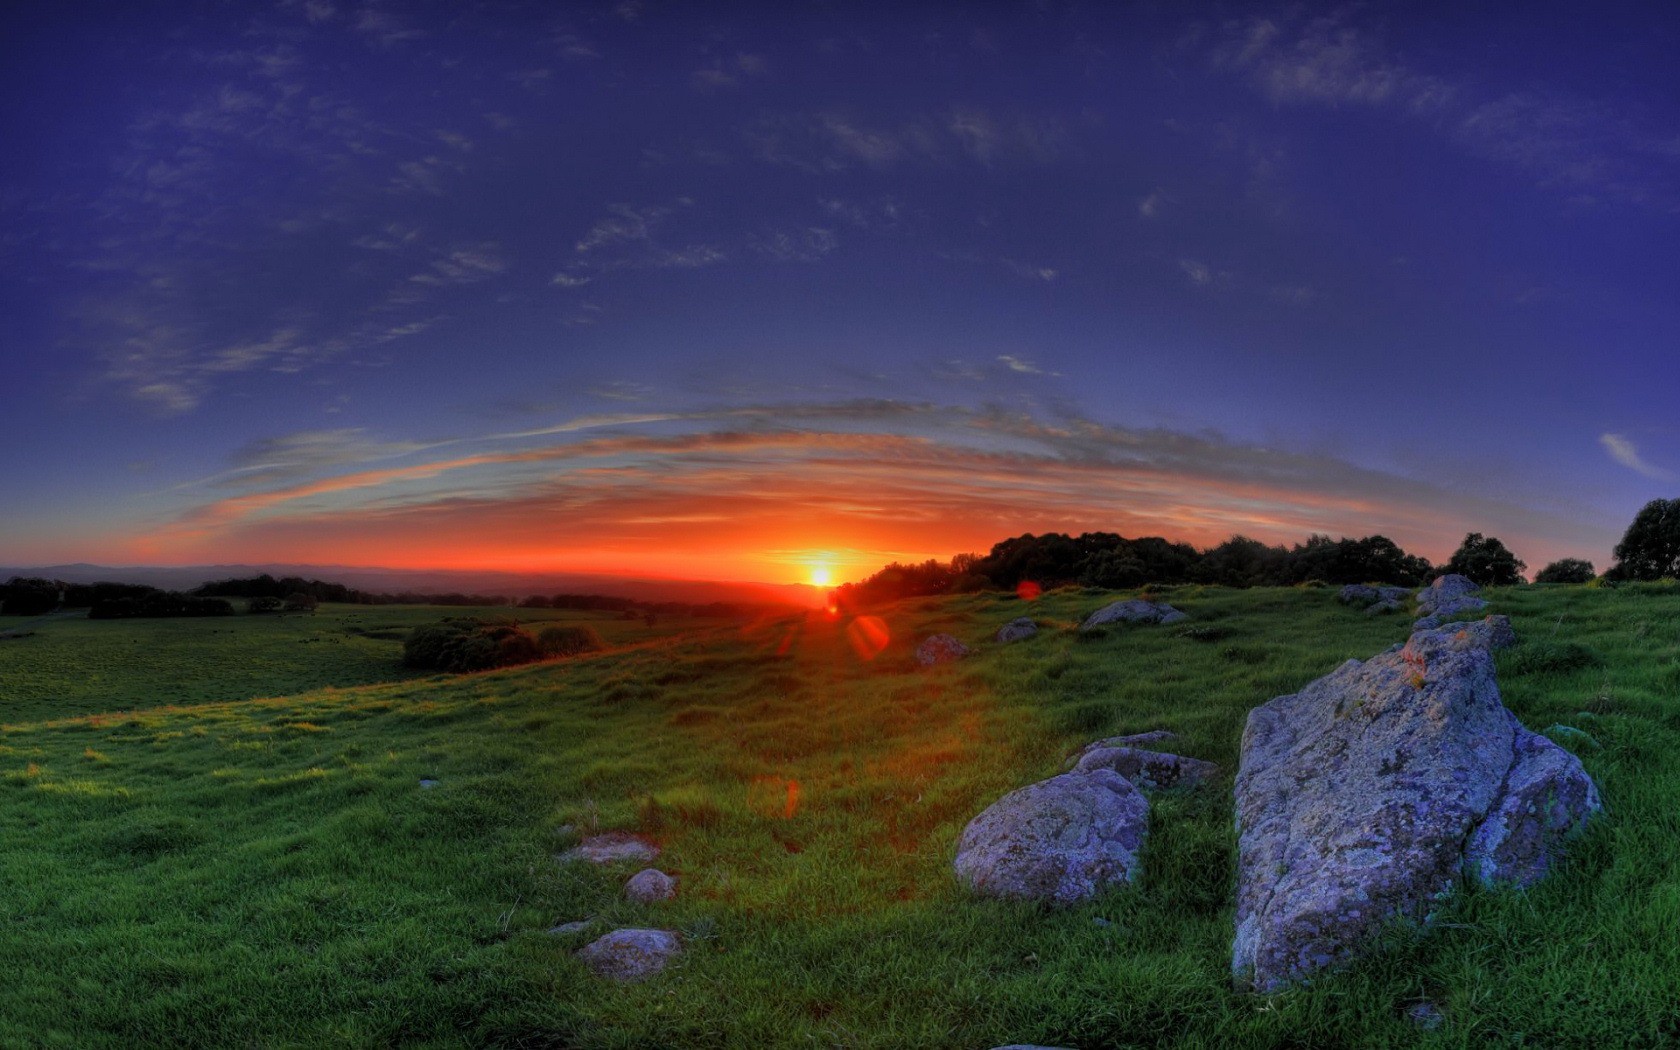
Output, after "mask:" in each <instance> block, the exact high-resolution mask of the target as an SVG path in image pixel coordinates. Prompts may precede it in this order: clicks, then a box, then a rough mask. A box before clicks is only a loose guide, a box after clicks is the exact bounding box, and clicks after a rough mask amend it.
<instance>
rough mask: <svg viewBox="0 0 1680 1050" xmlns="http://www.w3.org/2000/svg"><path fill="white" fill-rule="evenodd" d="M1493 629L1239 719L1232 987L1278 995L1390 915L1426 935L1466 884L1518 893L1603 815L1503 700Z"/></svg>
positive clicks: (1466, 633)
mask: <svg viewBox="0 0 1680 1050" xmlns="http://www.w3.org/2000/svg"><path fill="white" fill-rule="evenodd" d="M1503 620H1504V618H1503V617H1489V618H1488V619H1487V620H1485V621H1483V623H1481V624H1473V625H1466V626H1465V627H1463V628H1461V629H1458V630H1441V631H1421V632H1418V633H1417V634H1414V635H1413V636H1412V637H1411V639H1410V640H1409V641H1408V642H1407V643H1406V644H1405V645H1404V646H1401V647H1396V648H1394V649H1391V650H1389V651H1388V652H1385V653H1382V654H1381V655H1378V656H1375V657H1373V658H1371V659H1370V660H1368V661H1366V662H1364V663H1360V662H1359V661H1357V660H1350V661H1348V662H1347V663H1346V664H1343V665H1342V666H1341V667H1340V668H1338V669H1337V670H1335V671H1333V672H1332V673H1330V674H1328V675H1326V676H1325V677H1323V678H1320V679H1319V680H1317V681H1315V682H1313V683H1311V684H1309V685H1308V686H1307V687H1306V688H1304V689H1302V690H1301V691H1300V692H1299V693H1295V694H1293V695H1290V696H1281V697H1278V698H1277V699H1275V700H1272V701H1271V702H1269V703H1267V704H1264V705H1262V706H1260V707H1258V708H1255V709H1254V710H1253V711H1252V712H1250V713H1249V718H1248V726H1247V728H1246V730H1245V731H1244V733H1243V744H1242V761H1241V766H1240V768H1239V769H1238V771H1237V780H1236V807H1237V832H1238V846H1237V854H1238V858H1237V863H1238V888H1237V930H1236V939H1235V942H1234V943H1233V945H1232V969H1233V973H1234V975H1235V976H1236V978H1237V981H1238V983H1239V984H1240V985H1243V986H1246V987H1251V988H1253V989H1255V990H1257V991H1262V992H1270V991H1274V990H1276V989H1278V988H1281V987H1284V986H1286V985H1288V984H1291V983H1293V982H1295V981H1298V980H1301V979H1303V978H1305V977H1308V976H1311V975H1312V974H1314V973H1316V972H1318V971H1320V970H1323V969H1326V968H1328V967H1330V966H1333V965H1335V964H1338V963H1340V962H1343V961H1344V960H1347V959H1350V958H1352V957H1354V956H1355V955H1357V954H1359V953H1360V952H1361V951H1363V950H1365V949H1367V948H1368V947H1370V946H1371V945H1372V944H1374V943H1375V941H1376V939H1377V938H1378V935H1379V933H1380V931H1381V930H1382V928H1383V926H1384V924H1385V923H1387V922H1388V921H1389V920H1391V919H1394V918H1397V917H1398V918H1404V919H1410V920H1414V921H1420V922H1427V921H1428V920H1429V918H1430V917H1431V915H1432V913H1433V911H1434V910H1435V907H1436V903H1437V901H1438V900H1439V899H1441V898H1442V897H1443V896H1444V895H1446V894H1447V893H1449V892H1450V891H1451V889H1452V887H1453V885H1454V883H1455V881H1456V880H1457V878H1458V877H1459V875H1460V873H1461V872H1463V873H1466V874H1469V875H1470V876H1471V877H1473V878H1477V879H1479V880H1480V881H1482V882H1484V883H1512V884H1515V885H1519V886H1522V885H1528V884H1530V883H1532V882H1533V881H1534V880H1535V879H1538V878H1539V877H1540V876H1541V875H1543V874H1545V872H1546V870H1547V868H1548V867H1549V866H1550V864H1551V861H1552V859H1553V858H1554V857H1555V856H1556V854H1557V852H1558V850H1559V848H1560V847H1561V845H1562V843H1563V842H1564V840H1565V839H1567V838H1568V837H1569V836H1570V835H1572V834H1574V833H1575V832H1576V831H1577V830H1578V829H1579V828H1580V827H1581V826H1582V825H1583V824H1584V823H1585V822H1586V821H1587V819H1588V818H1589V817H1591V816H1592V814H1594V813H1595V812H1597V811H1598V809H1599V808H1600V807H1599V800H1598V794H1597V791H1596V789H1595V788H1594V787H1593V785H1592V781H1591V780H1590V779H1589V778H1588V777H1587V775H1586V773H1585V771H1584V770H1583V769H1582V768H1581V765H1580V762H1579V760H1578V759H1576V758H1575V756H1574V755H1571V754H1570V753H1569V752H1567V751H1565V750H1563V749H1562V748H1560V747H1558V746H1557V745H1556V744H1553V743H1552V742H1551V741H1549V740H1546V739H1545V738H1544V737H1542V736H1539V735H1538V734H1535V733H1532V732H1529V731H1528V730H1527V729H1524V728H1523V727H1522V725H1521V724H1519V723H1518V722H1517V720H1516V718H1515V716H1513V715H1512V714H1511V712H1510V711H1509V710H1507V709H1506V708H1505V706H1504V704H1503V703H1501V702H1500V698H1499V688H1498V686H1497V684H1496V683H1495V681H1494V668H1493V657H1492V652H1491V650H1492V649H1493V648H1494V646H1495V644H1496V643H1497V642H1498V641H1499V640H1500V637H1501V635H1502V633H1503V634H1508V632H1509V623H1508V622H1504V623H1500V621H1503ZM1501 628H1503V632H1502V630H1501Z"/></svg>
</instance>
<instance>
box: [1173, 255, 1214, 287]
mask: <svg viewBox="0 0 1680 1050" xmlns="http://www.w3.org/2000/svg"><path fill="white" fill-rule="evenodd" d="M1178 268H1179V269H1180V270H1182V271H1183V272H1184V276H1186V277H1188V278H1190V283H1191V284H1203V285H1205V284H1211V283H1212V282H1213V270H1211V269H1210V268H1209V267H1208V265H1207V264H1206V263H1202V262H1197V261H1196V260H1195V259H1180V260H1178Z"/></svg>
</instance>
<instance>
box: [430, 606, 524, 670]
mask: <svg viewBox="0 0 1680 1050" xmlns="http://www.w3.org/2000/svg"><path fill="white" fill-rule="evenodd" d="M541 658H542V653H541V650H540V649H539V648H538V646H537V640H536V639H535V638H532V637H531V635H530V634H529V633H528V632H527V631H525V630H524V629H523V628H521V627H520V626H519V625H518V624H513V623H506V622H488V623H487V622H485V621H483V620H476V619H472V618H470V617H468V618H460V619H452V620H445V621H443V622H442V623H435V624H429V625H427V626H424V627H416V628H415V629H414V630H412V631H410V632H409V634H408V638H407V639H405V640H404V641H403V663H404V664H406V665H407V666H409V667H417V668H421V669H424V670H431V671H449V672H451V673H454V674H465V673H468V672H471V671H488V670H490V669H492V668H496V667H513V666H515V665H517V664H528V663H532V662H534V661H536V660H539V659H541Z"/></svg>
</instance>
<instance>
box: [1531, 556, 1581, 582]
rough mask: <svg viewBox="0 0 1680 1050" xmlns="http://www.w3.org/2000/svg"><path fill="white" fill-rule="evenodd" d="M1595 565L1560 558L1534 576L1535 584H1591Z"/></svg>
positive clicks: (1576, 559) (1578, 559)
mask: <svg viewBox="0 0 1680 1050" xmlns="http://www.w3.org/2000/svg"><path fill="white" fill-rule="evenodd" d="M1593 576H1594V573H1593V563H1592V562H1590V561H1583V560H1582V559H1580V558H1560V559H1559V560H1557V561H1554V562H1552V563H1551V564H1550V565H1548V566H1546V567H1545V568H1544V569H1541V570H1540V571H1539V572H1537V573H1535V574H1534V582H1535V583H1590V582H1591V581H1592V578H1593Z"/></svg>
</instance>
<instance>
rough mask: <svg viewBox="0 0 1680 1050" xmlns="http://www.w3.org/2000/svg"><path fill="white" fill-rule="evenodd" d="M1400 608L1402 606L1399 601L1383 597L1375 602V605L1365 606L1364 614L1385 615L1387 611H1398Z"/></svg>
mask: <svg viewBox="0 0 1680 1050" xmlns="http://www.w3.org/2000/svg"><path fill="white" fill-rule="evenodd" d="M1401 608H1402V607H1401V605H1400V603H1399V602H1397V601H1393V600H1391V599H1387V598H1385V599H1383V600H1382V601H1380V602H1377V603H1376V604H1375V605H1368V606H1366V607H1365V615H1366V616H1383V615H1386V614H1388V613H1396V612H1399V611H1400V609H1401Z"/></svg>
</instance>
